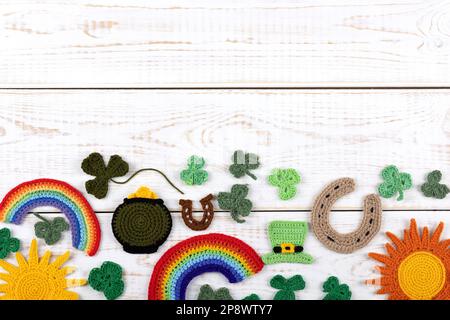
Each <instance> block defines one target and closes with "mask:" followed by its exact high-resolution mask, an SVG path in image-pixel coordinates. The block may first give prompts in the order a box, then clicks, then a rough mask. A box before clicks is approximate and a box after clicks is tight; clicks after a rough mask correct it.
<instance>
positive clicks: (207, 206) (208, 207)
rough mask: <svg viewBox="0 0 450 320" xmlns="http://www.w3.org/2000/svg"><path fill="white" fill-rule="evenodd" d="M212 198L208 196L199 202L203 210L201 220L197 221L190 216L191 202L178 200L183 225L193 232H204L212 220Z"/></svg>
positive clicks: (210, 195)
mask: <svg viewBox="0 0 450 320" xmlns="http://www.w3.org/2000/svg"><path fill="white" fill-rule="evenodd" d="M213 199H214V196H213V195H212V194H208V195H207V196H206V197H204V198H203V199H201V200H200V204H201V205H202V208H203V218H202V220H200V221H198V220H196V219H195V218H194V217H193V216H192V201H191V200H183V199H182V200H180V205H181V215H182V217H183V220H184V223H185V224H186V225H187V226H188V227H189V228H190V229H192V230H194V231H201V230H205V229H207V228H208V227H209V225H210V224H211V222H212V220H213V218H214V205H213V203H212V200H213Z"/></svg>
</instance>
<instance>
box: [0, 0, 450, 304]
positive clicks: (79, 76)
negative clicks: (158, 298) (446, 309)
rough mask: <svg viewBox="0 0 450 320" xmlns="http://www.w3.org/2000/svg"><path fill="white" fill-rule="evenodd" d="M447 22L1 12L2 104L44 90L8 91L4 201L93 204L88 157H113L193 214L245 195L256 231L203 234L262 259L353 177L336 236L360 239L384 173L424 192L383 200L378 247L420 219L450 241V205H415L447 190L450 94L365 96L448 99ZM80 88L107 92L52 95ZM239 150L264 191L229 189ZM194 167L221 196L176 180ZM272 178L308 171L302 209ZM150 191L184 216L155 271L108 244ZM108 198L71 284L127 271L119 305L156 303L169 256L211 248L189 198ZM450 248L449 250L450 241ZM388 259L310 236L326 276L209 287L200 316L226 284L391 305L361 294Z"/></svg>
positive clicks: (307, 13) (254, 5)
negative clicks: (81, 198) (58, 192)
mask: <svg viewBox="0 0 450 320" xmlns="http://www.w3.org/2000/svg"><path fill="white" fill-rule="evenodd" d="M449 12H450V1H448V0H418V1H415V2H411V1H407V0H388V1H384V0H383V1H382V0H342V1H339V2H336V1H334V0H311V1H310V0H301V1H298V0H276V1H273V0H248V1H237V0H229V1H226V2H224V1H220V2H219V1H211V0H199V1H187V0H170V1H165V0H164V1H163V0H151V1H150V0H129V1H126V2H124V1H119V0H106V1H103V0H102V1H100V0H59V1H53V0H41V1H32V0H0V41H1V42H0V43H1V45H0V88H3V89H5V88H32V87H36V88H49V90H36V91H33V90H0V161H1V163H2V183H1V184H0V195H3V194H5V193H6V192H7V191H8V190H10V189H11V188H12V187H14V186H15V185H16V184H18V183H20V182H22V181H26V180H30V179H34V178H38V177H52V178H57V179H62V180H65V181H67V182H69V183H71V184H73V185H74V186H75V187H77V188H79V189H81V190H84V188H83V185H84V182H85V181H86V180H87V179H89V177H88V176H87V175H85V174H84V173H83V172H82V171H81V169H80V163H81V161H82V159H83V158H84V157H85V156H87V155H88V154H89V153H91V152H92V151H99V152H101V153H103V154H104V155H105V156H109V155H111V154H115V153H117V154H120V155H122V156H123V157H124V158H125V159H126V160H127V161H128V162H129V163H130V166H131V170H132V171H133V170H137V169H140V168H142V167H144V166H153V167H156V168H159V169H162V170H164V171H166V172H167V174H168V175H169V176H170V178H171V179H173V180H174V182H176V184H177V185H179V187H180V188H182V189H183V190H184V191H185V192H186V195H185V196H183V197H184V198H190V199H193V200H198V199H200V198H201V197H203V196H204V195H206V194H207V193H209V192H212V193H217V192H219V191H226V190H228V189H229V188H230V187H231V185H232V184H234V183H237V182H238V183H248V184H249V185H250V188H251V193H250V196H249V197H250V198H251V199H252V200H253V202H254V212H253V213H252V215H251V216H250V217H248V218H247V222H246V223H245V224H242V225H240V224H236V223H235V222H234V221H232V220H231V218H230V216H229V214H227V213H225V212H220V213H218V214H217V216H216V218H215V220H214V221H213V224H212V226H211V228H210V229H209V230H208V231H207V232H222V233H226V234H230V235H233V236H238V237H239V238H242V239H243V240H244V241H246V242H247V243H249V244H250V245H251V246H253V247H254V248H255V249H256V250H257V251H258V252H259V253H261V254H264V253H266V252H268V251H269V250H270V247H269V240H268V239H267V235H266V228H267V225H268V223H269V222H270V221H272V220H275V219H287V220H308V219H309V212H308V210H309V209H310V207H311V206H312V203H313V201H314V197H315V195H316V194H318V193H319V192H320V190H321V189H322V188H323V186H324V185H325V184H326V183H327V182H330V181H331V180H333V179H336V178H340V177H343V176H350V177H353V178H355V179H356V183H357V190H356V192H355V193H354V194H352V195H349V196H348V197H346V198H345V199H341V200H339V201H338V203H337V204H336V206H335V209H339V210H343V211H338V212H335V213H333V215H332V220H333V223H334V224H335V225H336V228H337V229H338V230H340V231H342V232H347V231H351V230H352V229H354V228H355V227H356V226H357V224H358V222H359V221H360V215H359V212H358V211H354V210H359V209H360V208H361V202H362V198H363V196H364V195H366V194H368V193H372V192H375V191H376V186H377V185H378V184H379V183H380V182H381V180H380V178H379V172H380V170H381V169H382V168H383V167H384V166H385V165H388V164H396V165H397V166H398V167H399V168H400V169H401V170H403V171H405V172H409V173H411V174H412V176H413V181H414V189H413V190H410V191H407V192H406V197H405V200H404V201H403V202H397V201H395V200H385V199H384V200H383V207H384V209H385V214H384V218H383V223H382V231H388V230H390V231H393V232H394V233H397V234H399V232H400V231H401V230H402V229H403V228H406V227H408V224H409V219H410V218H411V217H415V218H416V219H417V220H418V222H419V225H429V226H430V227H434V226H436V225H437V224H438V222H439V221H445V222H447V223H448V222H450V218H447V217H448V215H449V211H450V206H449V205H448V201H449V200H448V199H446V200H434V199H428V198H425V197H424V196H422V194H421V193H420V192H419V190H418V188H419V186H420V184H422V183H423V181H424V178H425V175H426V173H427V172H429V171H431V170H433V169H440V170H442V172H443V173H444V180H446V181H445V182H446V183H447V184H448V183H450V169H449V164H450V148H449V136H450V105H449V101H450V99H449V98H450V89H448V90H374V91H372V90H367V88H369V87H374V86H377V87H389V88H391V89H392V88H394V87H397V88H398V87H433V86H447V87H448V86H450V78H449V75H450V63H449V62H450V58H449V56H450V50H449V45H450V40H449V34H450V22H449V21H450V19H449V16H450V13H449ZM350 86H351V87H361V88H362V90H354V89H349V88H348V87H350ZM69 87H71V88H78V87H79V88H82V89H93V88H97V87H102V88H103V87H104V88H107V89H108V90H55V88H69ZM121 87H123V88H139V87H143V88H157V87H167V88H170V89H171V90H117V89H118V88H121ZM184 87H202V88H215V87H233V88H237V89H236V90H182V89H181V88H184ZM252 87H264V88H267V89H266V90H254V89H251V88H252ZM279 87H320V88H331V87H342V88H344V89H345V88H346V90H325V89H321V90H276V88H279ZM174 89H176V90H174ZM244 89H245V90H244ZM238 148H242V149H244V150H247V151H252V152H255V153H257V154H259V155H260V156H261V161H262V168H261V169H260V170H257V171H256V172H255V173H256V174H257V176H258V177H259V179H258V180H257V181H253V180H251V179H249V178H246V179H242V180H236V179H234V178H232V177H231V176H230V174H229V173H228V172H227V167H228V165H229V164H230V156H231V154H232V152H233V151H234V150H235V149H238ZM192 154H198V155H201V156H203V157H205V158H206V160H207V168H206V169H207V170H208V171H209V173H210V174H211V179H210V181H209V182H208V183H207V184H206V185H205V186H202V187H187V186H185V185H183V184H182V182H181V181H180V180H179V178H178V174H179V172H180V170H182V169H183V168H184V166H185V162H186V159H187V158H188V157H189V156H190V155H192ZM275 167H294V168H296V169H298V170H299V171H300V174H301V175H302V179H303V181H302V183H301V184H300V185H299V188H298V190H299V193H298V195H297V197H296V198H295V199H294V200H292V201H287V202H283V201H281V200H278V198H277V196H276V190H275V189H274V188H272V187H270V186H268V184H267V183H266V181H265V179H266V177H267V175H268V174H269V173H270V170H271V169H272V168H275ZM140 185H149V186H150V187H152V188H153V189H154V190H155V191H156V192H157V193H158V194H159V195H160V196H161V197H162V198H163V199H164V200H165V201H166V204H167V205H168V206H169V208H170V209H171V210H172V211H173V215H174V221H175V223H174V229H173V232H172V234H171V236H170V238H169V240H168V242H166V244H165V245H164V246H163V247H162V248H161V250H160V251H159V252H158V253H157V254H154V255H129V254H126V253H124V252H123V251H122V250H121V248H120V246H119V244H118V243H117V242H116V240H115V239H114V237H113V236H112V233H111V228H110V220H111V212H112V211H113V210H114V209H115V207H116V206H117V205H118V204H120V203H121V202H122V199H123V198H124V197H125V196H126V195H128V194H129V193H131V192H133V191H135V189H137V188H138V187H139V186H140ZM110 187H111V188H110V193H109V195H108V197H107V198H106V199H104V200H97V199H95V198H93V197H92V196H87V197H88V199H89V201H90V202H91V203H92V205H93V207H94V208H95V210H97V211H99V213H98V216H99V219H100V222H101V226H102V230H103V241H102V244H101V250H100V252H99V254H98V255H97V256H95V257H93V258H88V257H86V256H84V253H82V252H79V251H76V250H73V257H74V259H73V260H72V261H71V262H72V263H71V264H73V265H77V266H78V272H77V273H76V276H84V277H87V276H88V274H89V271H90V270H91V269H92V268H93V267H96V266H98V265H100V264H101V263H102V262H103V261H104V260H112V261H116V262H118V263H120V264H122V265H123V266H124V269H125V278H126V286H127V288H126V292H125V295H124V296H123V297H122V298H123V299H145V298H146V297H147V285H148V281H149V278H150V275H151V272H152V267H153V266H154V264H155V263H156V261H157V259H158V258H159V257H160V255H161V254H162V253H163V252H164V251H165V250H166V249H168V248H169V247H170V246H172V245H174V244H175V243H176V242H178V241H180V240H183V239H185V238H187V237H190V236H193V235H196V234H198V233H196V232H193V231H191V230H189V229H188V228H187V227H185V226H184V224H183V223H182V220H181V218H180V216H179V212H178V210H179V207H178V205H177V203H178V199H179V198H180V195H179V194H178V193H177V192H176V191H174V190H173V189H171V188H170V187H169V186H168V185H167V184H166V183H165V181H164V180H163V179H161V178H160V177H158V176H157V175H156V174H153V173H146V174H143V175H141V176H140V177H137V178H136V179H135V180H134V181H133V182H131V183H130V184H128V185H126V186H116V185H112V184H111V186H110ZM196 205H197V209H199V206H198V203H196ZM350 210H351V211H350ZM42 211H51V212H53V210H52V209H51V208H42ZM34 222H35V218H34V217H29V218H28V219H27V220H26V222H25V223H24V224H23V225H21V226H11V225H8V226H9V227H11V228H12V229H13V231H14V235H15V236H17V237H19V238H21V239H22V240H23V244H24V247H23V249H22V250H23V251H24V252H26V251H27V249H28V243H29V241H30V240H31V238H32V233H33V230H32V226H33V224H34ZM3 226H5V225H4V224H0V227H3ZM203 233H205V232H203ZM444 233H445V235H446V236H447V237H448V235H449V231H448V229H446V230H445V232H444ZM386 241H387V238H386V237H385V236H384V234H382V233H380V234H379V235H377V236H376V238H374V240H373V241H372V242H371V243H370V244H369V246H367V247H366V248H364V249H362V250H359V251H357V252H355V253H354V254H351V255H341V254H337V253H333V252H332V251H329V250H327V249H326V248H325V247H324V246H323V245H321V244H320V243H319V242H318V241H317V240H316V239H315V237H314V235H312V234H310V235H309V236H308V239H307V241H306V243H305V249H306V250H307V251H308V252H310V253H311V254H312V255H313V256H314V257H315V258H316V259H317V261H316V262H315V263H314V264H313V265H310V266H305V265H288V264H282V265H274V266H268V267H266V268H265V269H264V270H263V271H262V272H261V273H260V274H258V275H256V276H254V277H253V278H250V279H248V280H247V281H245V282H243V283H241V284H237V285H229V284H227V283H226V281H225V279H224V278H223V277H221V276H218V275H213V274H209V275H205V276H201V277H199V278H197V279H195V281H194V282H193V283H192V285H191V286H190V287H189V292H188V298H190V299H192V298H195V296H196V294H197V292H198V289H199V287H200V286H201V285H202V284H204V283H211V284H212V283H214V287H219V286H227V287H229V288H230V290H231V292H232V293H233V295H234V296H235V298H237V299H239V298H242V297H244V296H246V295H247V294H249V293H253V292H254V293H258V294H260V295H261V297H263V298H265V299H271V298H272V297H273V295H274V291H273V290H272V289H271V288H270V287H269V285H268V281H269V280H270V278H271V277H272V276H273V275H275V274H277V273H281V274H283V275H285V276H290V275H294V274H302V275H303V276H304V278H305V280H306V282H307V288H306V289H305V290H304V291H302V292H301V293H299V294H298V298H299V299H321V298H322V297H323V294H322V293H321V285H322V283H323V282H324V281H325V280H326V278H327V277H328V276H329V275H332V274H334V275H336V276H338V277H339V278H340V279H341V280H342V281H343V282H345V283H347V284H349V285H350V287H351V288H352V291H353V297H354V299H381V298H384V297H383V296H378V295H375V294H374V292H375V290H376V289H375V288H371V287H367V286H365V285H363V283H362V282H363V281H364V280H365V279H367V278H372V277H374V276H376V274H375V273H374V272H373V267H374V265H375V264H374V262H373V261H371V260H370V259H368V258H367V253H368V252H370V251H376V252H382V251H383V248H382V246H383V244H384V243H385V242H386ZM41 245H42V246H41V248H40V251H41V253H42V252H43V251H44V247H46V246H45V245H44V243H43V242H41ZM70 246H71V242H70V234H69V233H66V234H65V237H64V239H63V241H62V242H61V243H60V244H58V245H56V246H54V247H52V249H54V251H55V252H56V253H62V252H64V251H65V250H67V249H68V248H70ZM78 291H79V292H80V294H81V297H82V298H83V299H102V298H103V297H102V296H101V294H99V293H97V292H95V291H93V290H91V289H89V288H88V287H85V288H82V289H79V290H78Z"/></svg>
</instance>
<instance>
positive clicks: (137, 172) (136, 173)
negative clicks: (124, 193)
mask: <svg viewBox="0 0 450 320" xmlns="http://www.w3.org/2000/svg"><path fill="white" fill-rule="evenodd" d="M144 171H155V172H158V173H159V174H160V175H162V176H163V177H164V178H165V179H166V181H167V182H168V183H169V184H170V185H171V186H172V187H173V188H174V189H176V190H177V191H178V192H179V193H181V194H184V192H183V191H181V190H180V189H178V188H177V187H176V186H175V185H174V184H173V183H172V181H170V180H169V178H167V176H166V175H165V174H164V173H162V172H161V171H159V170H157V169H153V168H145V169H141V170H139V171H136V172H135V173H133V175H132V176H131V177H129V178H128V179H127V180H125V181H116V180H114V179H111V181H112V182H114V183H116V184H126V183H128V182H130V181H131V180H132V179H133V178H134V177H136V176H137V175H138V174H139V173H141V172H144Z"/></svg>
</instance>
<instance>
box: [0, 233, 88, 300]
mask: <svg viewBox="0 0 450 320" xmlns="http://www.w3.org/2000/svg"><path fill="white" fill-rule="evenodd" d="M51 255H52V253H51V251H47V252H45V253H44V255H43V256H42V258H41V259H39V255H38V248H37V242H36V240H35V239H34V240H32V241H31V246H30V252H29V257H28V261H27V260H26V259H25V257H24V256H23V255H22V254H21V253H20V252H17V253H16V260H17V266H15V265H12V264H10V263H8V262H6V261H4V260H0V267H2V268H3V269H4V270H5V271H6V272H7V273H0V280H3V282H4V283H2V284H0V293H3V295H1V296H0V300H77V299H78V294H77V293H76V292H72V291H68V290H67V289H68V288H71V287H76V286H82V285H85V284H86V280H85V279H67V278H66V276H67V275H69V274H71V273H72V272H74V271H75V268H73V267H63V268H62V265H63V264H64V263H66V262H67V260H69V257H70V252H69V251H67V252H66V253H65V254H63V255H61V256H58V257H57V258H56V259H55V260H54V261H53V262H50V257H51Z"/></svg>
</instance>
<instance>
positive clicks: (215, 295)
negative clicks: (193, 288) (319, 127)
mask: <svg viewBox="0 0 450 320" xmlns="http://www.w3.org/2000/svg"><path fill="white" fill-rule="evenodd" d="M197 300H234V299H233V297H232V296H231V294H230V291H229V290H228V289H227V288H220V289H217V290H215V291H214V290H213V288H211V286H210V285H208V284H205V285H204V286H202V287H201V288H200V293H199V295H198V297H197Z"/></svg>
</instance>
